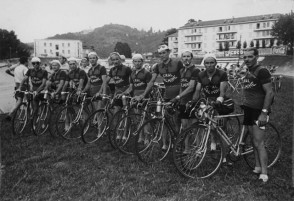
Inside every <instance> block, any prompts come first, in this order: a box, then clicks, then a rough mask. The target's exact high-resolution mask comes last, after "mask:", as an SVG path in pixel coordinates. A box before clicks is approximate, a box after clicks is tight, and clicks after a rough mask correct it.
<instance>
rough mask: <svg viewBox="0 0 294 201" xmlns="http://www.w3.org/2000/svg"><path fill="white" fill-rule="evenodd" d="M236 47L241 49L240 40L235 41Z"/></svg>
mask: <svg viewBox="0 0 294 201" xmlns="http://www.w3.org/2000/svg"><path fill="white" fill-rule="evenodd" d="M236 48H237V49H241V41H238V42H237V45H236Z"/></svg>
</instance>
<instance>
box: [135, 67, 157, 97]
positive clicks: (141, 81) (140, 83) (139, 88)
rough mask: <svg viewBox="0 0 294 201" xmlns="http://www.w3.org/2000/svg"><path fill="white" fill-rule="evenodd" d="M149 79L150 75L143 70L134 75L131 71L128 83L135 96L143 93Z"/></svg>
mask: <svg viewBox="0 0 294 201" xmlns="http://www.w3.org/2000/svg"><path fill="white" fill-rule="evenodd" d="M151 78H152V75H151V73H150V72H149V71H148V70H146V69H144V68H143V69H141V70H140V71H139V72H138V73H136V70H133V72H132V74H131V76H130V83H131V84H133V86H134V95H135V96H137V95H140V94H142V93H143V92H144V91H145V89H146V87H147V84H148V83H149V81H150V80H151Z"/></svg>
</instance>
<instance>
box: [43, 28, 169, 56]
mask: <svg viewBox="0 0 294 201" xmlns="http://www.w3.org/2000/svg"><path fill="white" fill-rule="evenodd" d="M165 34H166V31H158V32H153V31H152V28H150V30H149V31H145V30H138V29H136V28H131V27H129V26H125V25H119V24H108V25H104V26H102V27H99V28H96V29H94V30H93V31H89V32H85V31H81V32H78V33H66V34H57V35H55V36H53V37H49V38H48V39H78V40H81V41H82V42H83V45H84V46H86V47H88V48H90V47H91V46H93V47H94V49H95V51H96V52H97V53H98V55H99V56H101V57H104V58H105V57H107V56H108V55H109V53H110V52H113V50H114V46H115V44H116V43H117V42H123V43H128V44H129V46H130V48H131V50H132V52H134V51H135V52H139V53H147V52H154V51H155V50H156V48H157V46H158V45H160V44H161V42H162V40H163V38H164V36H165Z"/></svg>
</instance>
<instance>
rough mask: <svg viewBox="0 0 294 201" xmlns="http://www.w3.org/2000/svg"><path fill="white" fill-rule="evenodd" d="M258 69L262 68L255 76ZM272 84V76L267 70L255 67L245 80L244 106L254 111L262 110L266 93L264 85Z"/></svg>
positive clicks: (250, 70)
mask: <svg viewBox="0 0 294 201" xmlns="http://www.w3.org/2000/svg"><path fill="white" fill-rule="evenodd" d="M257 68H260V70H259V71H258V73H256V75H255V71H256V69H257ZM270 82H271V74H270V72H269V71H268V70H267V69H266V68H262V67H260V66H255V67H254V68H252V69H249V73H247V74H246V76H245V77H244V79H243V89H244V103H243V104H244V105H245V106H247V107H250V108H254V109H262V108H263V103H264V99H265V91H264V90H263V87H262V85H263V84H266V83H270Z"/></svg>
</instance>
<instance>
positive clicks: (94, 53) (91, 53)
mask: <svg viewBox="0 0 294 201" xmlns="http://www.w3.org/2000/svg"><path fill="white" fill-rule="evenodd" d="M91 55H95V56H96V57H97V59H99V57H98V55H97V53H96V52H90V53H89V54H88V57H90V56H91Z"/></svg>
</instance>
